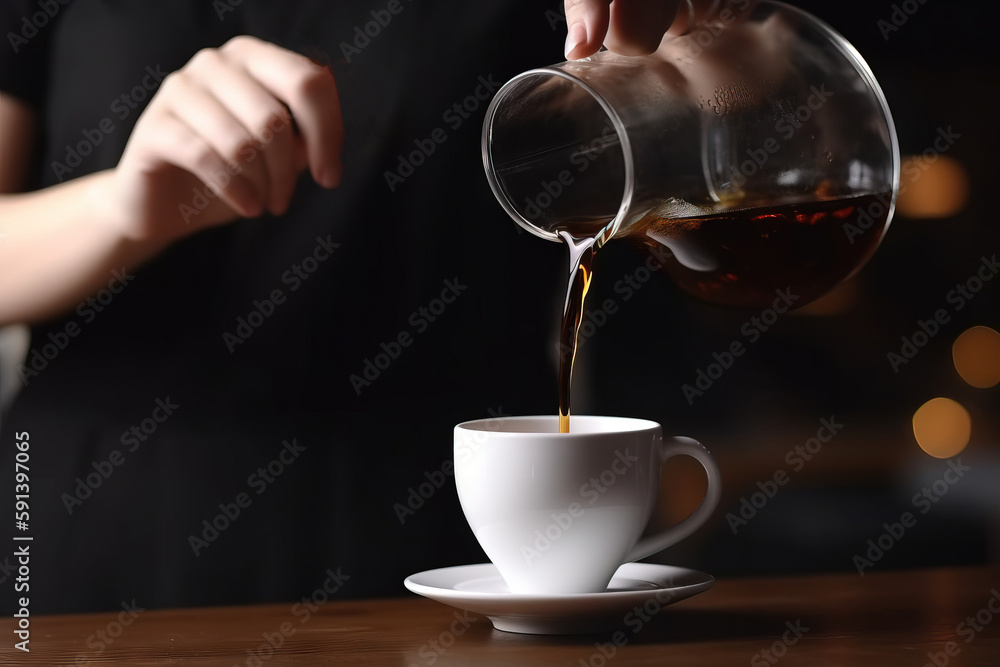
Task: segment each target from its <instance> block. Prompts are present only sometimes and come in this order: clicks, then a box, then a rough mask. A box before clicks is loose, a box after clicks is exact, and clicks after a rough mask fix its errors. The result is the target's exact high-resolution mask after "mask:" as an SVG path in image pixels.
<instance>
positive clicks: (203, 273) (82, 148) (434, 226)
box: [0, 0, 565, 613]
mask: <svg viewBox="0 0 1000 667" xmlns="http://www.w3.org/2000/svg"><path fill="white" fill-rule="evenodd" d="M51 4H53V5H55V6H57V7H58V11H56V12H55V15H54V16H53V17H50V18H49V19H48V20H46V21H45V22H44V23H45V24H44V25H42V26H40V27H37V30H36V33H37V34H34V35H33V36H31V37H30V38H26V39H27V42H26V44H19V49H18V51H17V52H16V53H15V51H14V48H13V45H12V44H5V45H4V47H3V48H0V89H2V90H4V91H5V92H9V93H11V94H14V95H17V96H19V97H22V98H23V99H25V100H27V101H29V102H31V103H32V104H34V105H36V106H37V108H38V111H39V114H40V117H41V130H42V133H41V137H40V142H41V143H40V148H39V155H40V159H39V164H38V165H37V173H36V177H35V184H36V185H37V186H38V187H45V186H49V185H52V184H54V183H57V182H59V181H60V180H64V179H67V178H77V177H79V176H82V175H84V174H87V173H91V172H95V171H98V170H102V169H108V168H112V167H114V166H115V164H116V163H117V161H118V159H119V158H120V156H121V153H122V151H123V148H124V146H125V143H126V141H127V139H128V136H129V133H130V131H131V128H132V127H133V125H134V123H135V122H136V119H137V118H138V117H139V115H140V114H141V112H142V109H143V108H144V106H145V104H147V103H148V101H149V98H150V96H152V95H153V94H154V93H155V88H156V86H157V85H158V83H159V80H160V79H161V78H162V75H163V74H164V73H168V72H171V71H173V70H175V69H178V68H180V67H181V66H183V65H184V64H185V63H186V62H187V61H188V60H189V59H190V58H191V57H192V55H194V53H195V52H196V51H197V50H198V49H200V48H204V47H217V46H220V45H221V44H223V43H224V42H225V41H226V40H228V39H229V38H231V37H232V36H234V35H237V34H252V35H256V36H258V37H260V38H262V39H265V40H269V41H272V42H274V43H277V44H279V45H282V46H285V47H286V48H290V49H293V50H296V51H299V52H302V53H305V54H306V55H309V56H310V57H312V58H314V59H316V60H318V61H321V62H326V63H329V65H330V66H331V67H332V70H333V72H334V74H335V76H336V79H337V83H338V89H339V92H340V98H341V103H342V106H343V112H344V119H345V130H346V146H345V151H344V158H343V162H344V165H345V175H344V179H343V184H342V185H341V186H340V187H339V188H338V189H337V190H335V191H324V190H322V189H321V188H319V187H318V186H316V185H315V184H313V183H312V182H311V180H310V179H309V178H308V176H306V177H304V178H303V179H302V180H301V181H300V183H299V187H298V190H297V194H296V196H295V199H294V200H293V204H292V206H291V209H290V210H289V212H288V213H287V215H285V216H283V217H281V218H280V219H275V218H272V217H269V216H266V215H265V216H263V217H261V218H259V219H255V220H246V221H238V222H237V223H235V224H232V225H229V226H226V227H223V228H219V229H215V230H211V231H207V232H203V233H200V234H197V235H195V236H192V237H190V238H187V239H184V240H182V241H180V242H178V243H177V244H176V245H174V246H173V247H171V248H169V249H168V250H167V251H166V252H164V253H163V254H162V255H160V256H159V257H157V258H155V259H154V260H152V261H151V262H149V263H148V264H146V265H145V266H143V267H141V268H138V269H137V268H135V267H121V268H119V269H117V271H118V274H119V275H115V274H113V273H112V274H109V275H108V282H109V285H108V288H107V289H106V290H102V291H101V292H99V293H98V294H97V295H95V297H94V298H93V300H88V301H84V302H81V304H80V305H79V306H78V307H77V308H75V309H74V310H73V311H72V312H69V313H67V314H65V315H64V316H63V317H61V318H59V319H57V320H55V321H52V322H49V323H46V324H45V325H42V326H37V327H35V328H34V329H33V332H32V335H33V337H32V347H31V353H30V354H29V359H28V360H27V362H26V365H25V366H24V368H23V369H22V370H21V371H20V373H21V375H22V379H23V381H24V382H23V383H24V387H23V389H22V391H21V393H20V395H19V396H18V398H17V400H16V401H15V403H14V405H13V408H12V409H11V410H10V412H9V414H7V415H5V418H4V421H3V433H2V434H0V437H2V440H0V442H2V447H0V449H2V451H3V452H4V455H3V461H2V465H3V471H2V473H0V478H2V479H3V480H4V484H3V488H4V489H13V482H14V480H13V468H14V466H13V456H14V447H13V444H14V442H15V438H14V433H16V432H28V433H29V435H30V443H31V449H30V452H31V459H30V467H31V471H30V480H31V482H30V484H31V491H30V495H31V498H30V515H31V523H30V530H29V531H28V534H31V535H33V536H34V541H33V542H32V543H31V553H32V560H31V568H32V569H31V572H32V576H31V584H30V586H31V590H30V596H31V604H32V610H33V611H35V612H39V613H41V612H71V611H81V610H96V609H113V608H117V607H119V606H120V604H121V602H122V601H123V600H124V601H131V600H132V599H133V598H134V599H135V600H136V603H137V604H138V605H140V606H143V607H147V608H152V607H158V606H179V605H195V604H222V603H239V602H250V601H266V600H291V599H295V598H297V597H300V596H302V595H307V594H310V593H311V592H312V591H313V590H314V589H315V588H316V587H317V586H319V585H321V584H322V582H323V580H324V578H326V576H327V574H326V573H327V570H332V571H333V572H338V571H339V572H341V573H342V574H344V575H347V576H349V577H350V578H349V579H348V580H346V583H345V584H344V586H343V587H342V590H341V592H340V593H339V594H340V595H343V596H368V595H390V594H391V595H395V594H401V593H402V592H403V588H402V585H401V581H402V579H403V578H404V577H405V576H406V575H408V574H410V573H413V572H415V571H418V570H421V569H426V568H431V567H439V566H446V565H454V564H462V563H469V562H479V561H483V560H485V558H484V556H483V555H482V552H481V551H479V549H478V547H477V546H476V544H475V541H474V539H473V537H472V534H471V532H470V531H469V529H468V527H467V525H466V523H465V521H464V519H463V517H462V514H461V510H460V508H459V506H458V503H457V498H456V494H455V491H454V482H453V480H452V479H451V477H450V476H448V475H446V474H444V473H442V472H441V471H442V469H443V468H445V467H446V466H445V465H444V464H445V462H446V461H449V460H450V459H451V447H452V426H453V425H454V424H456V423H458V422H460V421H463V420H466V419H472V418H479V417H485V416H488V415H489V414H490V411H494V412H503V413H505V414H529V413H532V414H533V413H540V412H541V413H549V414H551V413H554V411H555V410H554V407H555V406H554V404H555V387H554V366H553V362H552V355H553V349H554V348H553V346H552V345H551V344H550V343H551V342H552V337H553V336H552V334H553V332H554V326H553V325H554V324H555V321H556V318H557V312H558V297H557V292H558V290H559V288H560V287H561V284H560V276H561V274H562V272H563V270H564V267H563V263H564V261H565V260H564V258H563V256H562V254H561V248H559V247H558V246H557V245H556V244H547V243H543V242H541V241H539V240H537V239H534V238H533V237H529V236H528V235H527V234H523V233H522V234H519V233H518V232H517V231H516V229H515V225H514V224H513V223H512V222H511V221H510V220H509V219H507V218H506V216H505V215H504V214H503V212H502V211H501V209H500V207H499V206H498V205H497V204H496V202H495V200H494V198H493V196H492V195H491V193H490V192H489V189H488V186H487V184H486V180H485V178H484V176H483V172H482V167H481V158H480V151H479V136H480V131H481V126H482V119H483V113H484V111H485V107H486V101H485V99H486V98H488V97H491V96H492V92H493V90H495V88H496V87H497V86H498V85H499V84H500V83H502V82H503V81H505V80H506V79H507V78H509V77H510V76H512V75H513V74H515V73H517V72H518V71H521V70H523V69H526V68H527V67H529V66H533V65H537V64H539V63H542V62H547V61H556V60H559V59H560V57H559V56H560V54H559V49H560V48H561V41H562V35H561V33H557V32H555V31H553V30H552V29H551V28H550V25H549V22H548V21H547V19H546V18H545V17H544V16H543V13H542V12H541V11H539V10H537V8H527V9H526V11H524V12H520V11H519V10H517V9H516V8H511V7H507V6H504V5H503V4H501V3H490V4H489V6H479V5H478V4H472V3H466V4H462V3H459V4H454V3H453V4H451V5H449V6H447V7H441V8H432V7H429V6H428V5H426V4H425V3H419V2H403V3H402V4H401V5H399V6H401V7H402V9H401V11H400V12H399V13H397V14H392V15H391V20H390V21H388V22H386V21H385V15H384V14H379V15H373V14H372V11H379V10H380V8H376V9H375V10H372V9H371V8H368V7H362V6H361V5H357V4H353V5H349V4H347V3H328V2H319V1H306V2H300V3H294V8H293V9H288V8H285V7H284V6H283V5H279V4H278V3H267V2H263V1H255V0H243V1H242V2H222V3H219V2H217V3H208V2H195V1H171V2H157V3H150V2H124V1H113V0H104V1H101V2H72V3H69V4H67V5H61V4H58V3H51ZM222 8H226V9H227V10H226V11H223V9H222ZM229 10H231V11H229ZM38 11H41V10H40V9H39V6H38V4H37V3H33V2H27V1H26V2H14V3H10V2H8V3H4V5H3V10H2V23H0V25H2V26H3V32H4V34H7V33H8V31H9V32H13V33H15V34H20V33H19V29H20V28H21V27H23V23H22V18H23V17H25V16H27V17H29V18H28V19H27V20H28V21H29V23H30V22H31V21H32V18H31V17H32V16H33V15H34V14H35V13H36V12H38ZM379 18H381V19H382V20H381V21H379ZM373 22H374V23H373ZM39 23H41V20H39ZM32 25H34V24H32ZM515 31H519V32H520V33H521V34H523V35H524V43H525V44H537V45H539V47H538V48H537V49H527V48H518V49H515V48H513V47H512V46H511V42H510V41H509V40H508V39H507V38H508V37H509V36H510V35H511V34H513V33H514V32H515ZM28 32H31V31H30V30H29V31H28ZM366 37H367V39H365V38H366ZM7 41H8V42H10V40H9V39H8V40H7ZM15 41H17V40H15ZM502 44H505V46H501V45H502ZM477 91H478V93H479V97H477V96H476V95H477ZM484 91H489V94H486V93H485V92H484ZM432 137H436V138H433V139H431V143H430V144H429V143H428V141H427V140H428V139H429V138H432ZM441 137H444V140H443V141H442V140H441V139H440V138H441ZM429 146H432V147H433V150H431V148H429ZM418 163H419V164H418ZM407 165H409V166H408V167H407ZM449 302H450V303H449ZM73 331H75V332H76V333H75V334H71V333H70V332H73ZM352 376H353V377H352ZM12 495H13V494H11V493H8V492H6V491H5V493H4V494H3V497H2V499H0V512H2V514H3V516H11V514H12V513H13V507H12V503H13V498H12ZM237 511H238V515H237ZM12 530H13V529H12ZM5 549H6V547H5ZM4 555H6V554H5V553H3V552H0V559H2V557H3V556H4ZM2 562H3V561H2V560H0V563H2ZM0 585H2V586H5V587H10V586H12V577H8V578H7V579H6V581H5V582H3V583H2V584H0ZM2 597H3V600H4V602H3V604H4V605H9V604H12V603H11V602H10V601H11V600H12V599H13V597H14V596H13V594H11V595H4V596H2Z"/></svg>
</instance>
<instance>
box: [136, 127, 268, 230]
mask: <svg viewBox="0 0 1000 667" xmlns="http://www.w3.org/2000/svg"><path fill="white" fill-rule="evenodd" d="M139 123H153V124H154V125H155V127H156V132H155V133H150V135H148V136H151V137H152V138H151V139H150V144H149V145H148V146H146V147H145V149H146V150H149V151H151V152H154V153H155V154H156V155H157V162H166V163H169V164H172V165H174V166H176V167H178V168H180V169H183V170H185V171H187V172H190V173H192V174H194V175H195V176H196V177H198V178H199V179H200V180H201V181H202V182H203V183H205V184H206V185H208V186H209V187H211V188H212V191H213V192H215V194H216V195H218V196H219V198H220V199H222V200H223V201H224V202H226V204H227V205H228V206H229V207H230V208H231V209H233V210H234V211H236V212H237V213H239V214H240V215H242V216H244V217H247V218H252V217H256V216H258V215H260V214H261V212H262V211H261V205H260V199H259V197H258V195H257V193H256V188H255V186H254V185H253V184H252V183H251V182H250V181H249V180H248V179H247V178H246V177H245V176H243V175H242V174H233V173H231V171H230V170H228V169H227V164H226V160H225V159H223V157H222V156H221V155H219V153H217V152H216V151H215V149H214V148H213V147H212V146H211V144H209V143H208V141H206V140H205V138H204V137H203V136H202V135H201V133H200V132H198V131H197V130H195V129H194V128H192V127H191V126H189V125H188V124H187V123H185V122H184V121H183V120H181V119H180V118H178V117H177V116H175V115H174V114H173V113H172V112H170V111H163V112H161V113H158V114H156V115H154V116H146V117H144V118H140V119H139ZM137 128H138V125H137Z"/></svg>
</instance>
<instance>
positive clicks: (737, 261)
mask: <svg viewBox="0 0 1000 667" xmlns="http://www.w3.org/2000/svg"><path fill="white" fill-rule="evenodd" d="M747 4H749V3H747ZM482 148H483V162H484V165H485V168H486V174H487V177H488V179H489V182H490V186H491V187H492V188H493V192H494V193H495V194H496V196H497V199H498V200H499V201H500V203H501V204H502V205H503V207H504V209H505V210H506V211H507V212H508V213H509V214H510V216H511V217H512V218H513V219H514V220H515V221H516V222H517V223H518V224H519V225H521V226H522V227H524V228H525V229H527V230H528V231H530V232H532V233H533V234H536V235H538V236H541V237H542V238H545V239H548V240H552V241H562V240H563V237H564V236H565V234H564V233H567V232H568V234H569V235H570V236H572V237H573V238H574V239H586V238H594V239H596V242H595V247H600V246H601V245H603V244H604V243H606V242H607V241H608V240H609V239H612V238H623V237H624V238H629V239H631V240H633V241H635V242H636V243H638V244H641V245H644V246H648V247H650V248H651V249H652V250H655V251H656V252H654V257H655V258H656V261H657V262H659V263H660V264H661V265H662V268H663V269H664V270H665V271H666V272H667V273H668V274H670V275H671V276H672V277H673V278H674V280H675V281H676V282H677V283H678V284H679V285H680V286H681V287H682V288H683V289H685V290H687V291H688V292H691V293H692V294H695V295H697V296H699V297H701V298H704V299H706V300H709V301H714V302H718V303H725V304H733V305H747V306H750V305H754V306H757V305H760V306H763V305H766V304H770V303H772V302H773V300H774V298H775V292H776V291H786V292H788V293H791V294H793V295H794V296H795V305H796V306H800V305H803V304H805V303H807V302H808V301H810V300H812V299H815V298H817V297H818V296H820V295H822V294H823V293H824V292H826V291H828V290H829V289H830V288H832V287H833V286H834V285H836V284H837V283H838V282H840V281H842V280H844V279H845V278H847V277H848V276H850V275H852V274H853V273H855V272H856V271H857V270H858V269H859V268H860V267H861V266H862V265H864V263H865V262H866V261H867V260H868V258H869V257H870V256H871V255H872V253H873V252H874V251H875V249H876V248H877V247H878V245H879V243H880V241H881V239H882V237H883V236H884V234H885V231H886V229H887V227H888V224H889V220H890V219H891V217H892V211H893V208H894V204H895V198H896V193H897V190H898V186H899V149H898V146H897V142H896V135H895V130H894V127H893V123H892V117H891V115H890V113H889V109H888V106H887V105H886V101H885V98H884V96H883V94H882V91H881V89H880V88H879V85H878V83H877V82H876V81H875V78H874V76H873V75H872V73H871V70H870V69H869V68H868V66H867V64H866V63H865V62H864V60H863V59H862V58H861V56H860V55H859V54H858V52H857V51H856V50H855V49H854V47H853V46H851V45H850V44H849V43H848V42H847V40H845V39H844V38H843V37H842V36H841V35H839V34H838V33H836V32H835V31H834V30H833V29H832V28H830V27H829V26H827V25H826V24H825V23H823V22H821V21H819V20H818V19H816V18H815V17H813V16H811V15H809V14H807V13H805V12H803V11H801V10H799V9H796V8H794V7H791V6H788V5H785V4H783V3H778V2H759V3H757V4H755V5H753V6H752V7H751V8H750V9H748V10H747V11H746V12H745V15H742V16H740V15H738V12H737V11H736V10H735V9H734V10H727V12H723V14H722V15H720V16H719V17H718V18H717V19H715V20H713V21H712V22H709V23H707V24H705V25H703V26H700V27H698V28H696V29H695V30H694V31H693V32H692V33H690V34H689V35H686V36H683V37H667V38H666V39H664V41H663V42H662V44H661V46H660V48H659V50H658V51H657V52H656V53H654V54H653V55H650V56H645V57H625V56H619V55H616V54H614V53H611V52H608V51H602V52H600V53H597V54H596V55H594V56H592V57H590V58H586V59H583V60H577V61H571V62H564V63H560V64H558V65H553V66H551V67H543V68H539V69H534V70H530V71H528V72H524V73H522V74H519V75H518V76H516V77H514V78H513V79H511V80H510V81H509V82H507V83H506V84H505V85H504V86H503V87H502V88H501V89H500V90H499V91H498V92H497V94H496V96H495V98H494V99H493V101H492V103H491V104H490V106H489V109H488V110H487V113H486V120H485V124H484V127H483V137H482ZM561 233H562V234H561Z"/></svg>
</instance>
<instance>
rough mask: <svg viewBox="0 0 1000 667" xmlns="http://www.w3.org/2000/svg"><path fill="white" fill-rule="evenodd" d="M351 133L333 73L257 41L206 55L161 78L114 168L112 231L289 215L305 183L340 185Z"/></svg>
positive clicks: (133, 235)
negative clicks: (301, 179) (305, 179)
mask: <svg viewBox="0 0 1000 667" xmlns="http://www.w3.org/2000/svg"><path fill="white" fill-rule="evenodd" d="M343 140H344V128H343V122H342V119H341V113H340V101H339V98H338V95H337V86H336V83H335V81H334V79H333V75H332V73H331V72H330V70H329V69H327V68H324V67H321V66H319V65H316V64H314V63H313V62H312V61H310V60H309V59H308V58H306V57H304V56H301V55H299V54H297V53H293V52H291V51H287V50H285V49H283V48H280V47H278V46H275V45H274V44H270V43H267V42H263V41H261V40H259V39H256V38H254V37H245V36H241V37H235V38H233V39H231V40H230V41H229V42H227V43H226V44H224V45H223V46H221V47H220V48H218V49H204V50H202V51H199V52H198V53H197V54H195V56H194V57H193V58H192V59H191V60H190V61H189V62H188V63H187V64H186V65H185V66H184V67H182V68H181V69H179V70H177V71H176V72H173V73H172V74H170V75H169V76H167V77H166V78H165V79H164V80H163V84H162V85H161V86H160V88H159V90H158V91H157V92H156V94H155V95H154V96H153V98H152V100H151V101H150V103H149V106H148V107H147V108H146V109H145V111H144V112H143V113H142V115H141V116H140V117H139V119H138V121H137V122H136V125H135V129H134V130H133V132H132V135H131V136H130V137H129V140H128V144H127V145H126V147H125V152H124V154H123V155H122V158H121V161H120V162H119V163H118V166H117V167H116V168H115V169H114V175H113V178H112V179H111V188H110V193H109V200H110V201H109V202H108V204H109V205H110V207H111V211H112V214H111V218H112V222H113V224H115V225H117V226H118V227H119V228H120V230H121V232H122V233H123V235H124V236H125V237H127V238H130V239H136V240H156V239H162V240H167V241H169V240H173V239H175V238H178V237H181V236H184V235H186V234H190V233H191V232H193V231H195V230H197V229H200V228H203V227H205V226H211V225H219V224H223V223H227V222H231V221H233V220H235V219H237V218H239V217H247V218H252V217H256V216H258V215H261V214H262V213H263V212H264V211H269V212H270V213H272V214H274V215H280V214H282V213H284V212H285V211H286V210H287V208H288V205H289V202H290V201H291V198H292V195H293V194H294V191H295V185H296V181H297V179H298V176H299V174H300V173H301V172H302V171H303V170H304V169H305V168H307V167H308V168H309V170H310V172H311V173H312V177H313V179H315V180H316V182H317V183H319V184H320V185H323V186H325V187H334V186H336V185H337V184H339V182H340V178H341V172H342V169H343V167H342V165H341V161H340V153H341V149H342V147H343Z"/></svg>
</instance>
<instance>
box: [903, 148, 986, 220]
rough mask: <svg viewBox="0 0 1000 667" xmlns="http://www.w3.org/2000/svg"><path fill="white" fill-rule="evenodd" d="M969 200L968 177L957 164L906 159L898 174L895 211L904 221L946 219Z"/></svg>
mask: <svg viewBox="0 0 1000 667" xmlns="http://www.w3.org/2000/svg"><path fill="white" fill-rule="evenodd" d="M968 199H969V176H968V174H967V173H966V171H965V167H963V166H962V165H961V164H960V163H959V162H958V161H957V160H954V159H952V158H950V157H948V156H946V155H938V156H937V157H936V158H926V157H923V156H919V155H917V156H908V157H905V158H903V162H902V166H901V170H900V192H899V198H898V199H897V200H896V211H897V212H898V213H899V214H900V215H903V216H906V217H907V218H947V217H950V216H953V215H955V214H956V213H958V212H959V211H961V210H962V209H963V208H965V203H966V202H967V201H968Z"/></svg>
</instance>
